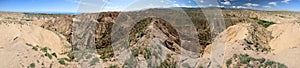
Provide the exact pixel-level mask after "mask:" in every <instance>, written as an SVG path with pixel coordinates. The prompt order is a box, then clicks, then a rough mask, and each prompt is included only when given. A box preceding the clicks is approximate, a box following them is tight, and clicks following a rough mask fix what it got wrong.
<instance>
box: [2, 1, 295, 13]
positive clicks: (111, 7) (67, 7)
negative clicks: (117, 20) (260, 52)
mask: <svg viewBox="0 0 300 68" xmlns="http://www.w3.org/2000/svg"><path fill="white" fill-rule="evenodd" d="M210 6H214V7H224V8H248V9H259V10H288V11H300V0H0V11H13V12H41V13H48V12H49V13H50V12H61V13H64V12H73V13H75V12H106V11H133V10H142V9H148V8H168V7H210Z"/></svg>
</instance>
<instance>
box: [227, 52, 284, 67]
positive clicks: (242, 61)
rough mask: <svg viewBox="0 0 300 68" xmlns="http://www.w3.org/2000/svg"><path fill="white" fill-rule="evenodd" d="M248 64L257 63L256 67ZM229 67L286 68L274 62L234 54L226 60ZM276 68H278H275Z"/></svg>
mask: <svg viewBox="0 0 300 68" xmlns="http://www.w3.org/2000/svg"><path fill="white" fill-rule="evenodd" d="M232 61H237V63H235V64H233V63H232ZM250 62H257V63H258V65H254V64H250ZM229 65H233V66H236V67H239V66H241V65H246V66H247V67H254V68H260V67H263V68H266V67H271V68H287V66H286V65H284V64H281V63H278V62H275V61H270V60H266V59H265V58H259V59H256V58H253V57H250V56H249V55H248V54H240V55H236V54H234V55H233V57H232V58H230V59H228V60H227V61H226V66H227V67H229ZM255 66H258V67H255ZM276 66H278V67H276Z"/></svg>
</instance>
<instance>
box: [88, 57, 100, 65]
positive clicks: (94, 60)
mask: <svg viewBox="0 0 300 68" xmlns="http://www.w3.org/2000/svg"><path fill="white" fill-rule="evenodd" d="M98 62H99V59H98V58H97V57H95V58H93V59H92V61H91V62H90V65H95V64H96V63H98Z"/></svg>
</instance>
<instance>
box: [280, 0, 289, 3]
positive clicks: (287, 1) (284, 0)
mask: <svg viewBox="0 0 300 68" xmlns="http://www.w3.org/2000/svg"><path fill="white" fill-rule="evenodd" d="M290 1H291V0H283V1H281V2H283V3H289V2H290Z"/></svg>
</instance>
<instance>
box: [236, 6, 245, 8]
mask: <svg viewBox="0 0 300 68" xmlns="http://www.w3.org/2000/svg"><path fill="white" fill-rule="evenodd" d="M236 8H247V7H244V6H237V7H236Z"/></svg>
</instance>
